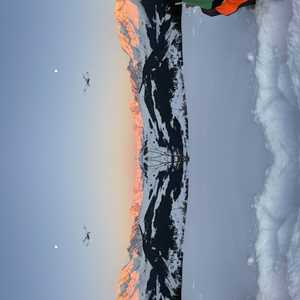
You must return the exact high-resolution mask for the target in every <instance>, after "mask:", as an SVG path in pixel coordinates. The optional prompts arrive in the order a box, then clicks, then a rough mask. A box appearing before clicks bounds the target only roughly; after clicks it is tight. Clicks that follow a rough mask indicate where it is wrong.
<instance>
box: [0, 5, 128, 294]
mask: <svg viewBox="0 0 300 300" xmlns="http://www.w3.org/2000/svg"><path fill="white" fill-rule="evenodd" d="M113 11H114V1H104V0H85V1H82V0H80V1H79V0H72V1H65V0H63V1H61V0H60V1H58V0H51V1H48V0H44V1H37V0H36V1H35V0H28V1H16V0H2V1H1V9H0V36H1V47H0V54H1V55H0V65H1V71H0V76H1V78H0V85H1V98H0V99H1V100H0V137H1V148H0V153H1V155H0V169H1V172H0V176H1V177H0V180H1V184H0V197H1V200H0V226H1V229H2V232H1V235H0V245H1V250H0V265H1V271H0V299H9V300H18V299H23V300H37V299H43V300H48V299H49V300H50V299H51V300H53V299H56V300H60V299H64V300H66V299H72V300H77V299H78V300H79V299H80V300H82V299H89V300H95V299H114V295H115V288H116V286H117V279H118V274H119V271H120V269H121V267H122V265H123V264H124V263H125V261H126V247H127V245H128V239H129V214H128V210H129V204H130V201H131V198H132V194H133V177H134V170H133V169H134V157H133V155H134V149H133V148H134V141H133V128H132V126H133V125H132V119H131V115H130V112H129V109H128V100H129V99H130V90H129V87H130V85H129V79H128V75H127V71H126V65H127V62H128V60H127V58H126V56H125V54H123V53H122V52H121V50H120V47H119V43H118V37H117V33H116V27H115V20H114V16H113ZM55 69H57V70H58V72H54V70H55ZM87 71H88V72H89V74H90V76H91V88H90V89H89V90H88V91H87V93H84V92H83V85H84V82H83V80H82V73H84V72H87ZM83 225H86V226H87V227H88V228H89V230H90V231H91V232H92V242H91V245H90V246H89V247H85V246H84V245H83V244H82V242H81V239H82V236H83V234H84V231H83ZM55 245H57V246H58V248H57V249H55V247H54V246H55Z"/></svg>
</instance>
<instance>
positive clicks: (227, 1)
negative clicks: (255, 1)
mask: <svg viewBox="0 0 300 300" xmlns="http://www.w3.org/2000/svg"><path fill="white" fill-rule="evenodd" d="M245 2H247V0H224V1H223V2H222V4H220V5H219V6H217V7H216V8H215V9H216V11H218V12H219V13H220V14H222V15H224V16H229V15H231V14H233V13H235V12H236V11H237V10H238V9H239V8H240V6H241V5H242V4H243V3H245Z"/></svg>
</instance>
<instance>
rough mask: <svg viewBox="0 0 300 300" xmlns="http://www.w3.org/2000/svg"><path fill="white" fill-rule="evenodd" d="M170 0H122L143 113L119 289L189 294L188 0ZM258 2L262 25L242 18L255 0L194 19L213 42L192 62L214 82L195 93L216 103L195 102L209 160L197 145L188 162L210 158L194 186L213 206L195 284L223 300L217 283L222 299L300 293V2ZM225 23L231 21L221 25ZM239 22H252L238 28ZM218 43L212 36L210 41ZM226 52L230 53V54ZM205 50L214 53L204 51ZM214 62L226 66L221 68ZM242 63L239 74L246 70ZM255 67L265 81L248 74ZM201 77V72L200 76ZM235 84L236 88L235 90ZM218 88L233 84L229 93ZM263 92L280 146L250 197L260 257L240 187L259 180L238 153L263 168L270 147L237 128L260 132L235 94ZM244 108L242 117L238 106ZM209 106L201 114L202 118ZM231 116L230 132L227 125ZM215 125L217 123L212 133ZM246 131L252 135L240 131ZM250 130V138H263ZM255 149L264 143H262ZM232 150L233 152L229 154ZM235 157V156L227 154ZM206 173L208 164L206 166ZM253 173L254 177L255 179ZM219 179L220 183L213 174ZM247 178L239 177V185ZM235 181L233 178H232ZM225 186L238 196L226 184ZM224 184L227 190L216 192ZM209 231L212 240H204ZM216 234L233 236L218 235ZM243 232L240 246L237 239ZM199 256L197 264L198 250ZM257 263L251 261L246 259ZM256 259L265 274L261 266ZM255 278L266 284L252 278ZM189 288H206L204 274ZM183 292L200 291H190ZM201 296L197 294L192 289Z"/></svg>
mask: <svg viewBox="0 0 300 300" xmlns="http://www.w3.org/2000/svg"><path fill="white" fill-rule="evenodd" d="M168 2H169V1H159V0H153V1H149V0H118V1H117V2H116V18H117V21H118V24H119V31H120V41H121V45H122V48H123V49H124V51H125V52H126V53H127V54H128V56H129V59H130V60H129V67H128V70H129V75H130V78H131V86H132V94H133V100H132V101H131V104H130V106H131V109H132V111H133V115H134V117H135V128H136V141H137V147H136V148H137V152H136V155H137V162H136V164H137V165H136V166H137V173H136V174H137V175H136V185H135V192H136V193H135V198H134V202H133V205H132V210H131V212H132V216H133V227H132V235H131V244H130V246H129V248H128V250H129V262H128V264H127V265H126V266H125V267H124V268H123V270H122V272H121V277H120V289H119V293H118V299H128V300H129V299H181V297H182V296H181V287H182V261H183V251H182V244H183V236H184V225H185V214H186V208H187V199H188V177H187V162H188V160H189V157H188V151H187V145H188V125H187V113H186V112H187V108H186V99H185V88H184V82H183V75H182V74H183V73H182V69H183V58H182V41H181V38H182V36H181V8H180V6H174V7H170V6H169V4H168ZM249 14H252V16H253V18H256V27H255V25H254V24H253V23H252V19H251V18H250V19H251V20H250V19H249V20H247V19H243V18H244V17H247V14H246V11H243V12H242V13H241V14H240V15H239V14H238V15H235V16H233V17H230V19H226V18H225V19H222V18H223V17H219V18H218V19H214V21H212V20H211V19H210V21H209V22H210V23H209V24H208V23H206V22H208V21H206V20H208V19H205V22H204V24H202V23H201V22H202V21H201V20H200V19H199V22H198V23H199V26H198V27H197V28H196V27H193V28H191V29H192V34H193V43H195V44H196V43H199V44H202V45H203V43H205V46H203V47H202V48H201V47H199V49H197V52H195V54H194V56H193V60H194V62H193V63H194V64H195V65H197V63H196V62H197V61H201V64H200V67H198V68H197V72H198V74H201V76H199V77H201V78H202V79H203V82H207V83H208V86H207V87H205V88H204V87H202V88H201V89H200V92H199V93H198V94H197V97H196V98H197V101H199V103H201V104H203V105H207V103H206V102H205V101H204V100H201V101H200V99H199V98H201V97H202V98H203V97H206V98H207V99H208V100H207V101H209V106H208V105H207V107H208V109H206V108H205V107H204V106H203V107H201V108H200V110H201V109H202V110H203V111H205V113H206V115H205V113H203V114H200V113H199V110H198V111H197V110H195V111H191V113H190V117H191V119H197V121H198V122H197V124H201V125H202V126H203V127H201V126H200V125H197V128H196V129H195V130H194V131H199V132H200V131H201V132H200V133H201V134H202V135H203V136H204V141H205V143H206V144H205V146H204V145H203V146H202V148H203V150H202V153H201V155H203V156H204V157H205V155H206V157H207V158H209V159H211V160H209V161H208V163H207V164H206V162H205V161H202V160H200V161H201V163H202V165H200V167H198V165H197V164H196V162H197V158H196V157H192V158H193V164H191V169H193V165H195V166H197V168H198V169H199V168H200V169H201V170H204V171H202V172H203V178H204V179H205V185H202V190H203V191H202V192H201V193H204V194H205V197H206V198H205V197H202V198H201V196H202V194H201V195H200V196H199V195H197V197H198V198H199V199H197V200H199V201H198V203H197V205H198V208H199V207H201V208H203V209H204V210H203V211H201V212H200V211H196V212H195V214H194V216H195V217H194V218H201V221H199V224H200V225H201V226H200V227H199V228H198V229H197V231H199V232H197V234H198V235H201V234H202V233H205V234H206V236H205V235H203V236H200V237H199V240H200V242H201V249H200V247H199V245H197V246H198V248H197V249H196V250H195V251H197V252H198V253H199V256H198V257H202V258H203V259H202V260H201V264H200V263H199V265H197V266H195V269H198V270H197V275H198V279H199V286H200V284H202V285H201V286H200V287H198V289H199V290H198V291H197V292H198V294H197V295H198V296H197V297H200V299H209V300H214V299H216V298H214V295H223V298H222V299H226V300H227V299H232V297H233V296H234V297H240V296H242V297H245V298H246V299H254V297H256V298H257V299H258V300H300V214H299V207H300V201H299V194H300V186H299V182H300V165H299V161H300V160H299V159H300V155H299V152H300V139H299V132H300V131H299V129H300V54H299V53H300V52H299V51H300V38H299V37H300V2H299V0H287V1H284V0H282V1H281V0H260V1H258V4H257V5H256V9H255V11H253V12H249ZM197 17H199V16H197ZM205 18H207V17H205ZM225 20H226V21H225ZM228 20H230V21H228ZM213 22H214V23H213ZM222 22H223V23H222ZM203 25H204V26H203ZM222 25H224V31H222V29H220V26H222ZM249 26H253V28H248V27H249ZM254 27H255V28H254ZM239 30H240V31H242V30H244V31H245V32H244V33H243V32H240V33H239V32H238V31H239ZM256 33H257V36H256ZM222 35H224V37H223V36H222ZM247 35H248V36H247ZM241 36H243V37H245V41H249V38H253V39H254V40H256V42H255V43H253V45H252V44H251V41H250V42H249V44H247V45H246V46H244V47H241V46H240V45H239V43H238V42H232V43H230V42H229V43H228V39H230V38H233V37H237V38H238V37H240V38H241ZM197 39H198V40H197ZM208 40H209V42H207V41H208ZM225 44H226V46H225ZM209 45H211V47H215V48H209ZM248 46H249V47H252V48H251V49H250V48H249V49H248V50H246V51H249V52H245V53H240V51H241V49H244V50H245V49H247V47H248ZM185 47H186V48H187V47H191V45H185ZM222 47H223V48H222ZM186 52H188V53H193V52H192V51H191V52H189V51H188V50H187V51H186ZM221 55H225V56H226V57H227V58H228V59H227V60H226V59H225V60H224V56H222V57H221ZM207 57H210V58H211V60H208V61H206V60H207V59H206V58H207ZM187 65H189V64H187ZM249 65H251V66H253V67H252V68H251V67H249ZM216 71H217V72H219V73H218V74H216ZM222 71H223V72H222ZM201 72H202V73H205V74H202V73H201ZM252 73H253V74H252ZM236 74H240V76H239V77H238V78H237V76H236ZM252 75H253V78H256V81H255V80H253V82H250V80H252V79H251V78H252ZM194 78H196V79H197V80H199V78H198V77H197V76H193V77H192V79H193V80H194ZM205 78H206V79H207V80H204V79H205ZM209 78H211V80H210V81H209ZM190 79H191V78H190ZM196 79H195V80H196ZM214 80H215V81H214ZM212 82H217V85H211V84H212ZM186 84H187V83H186ZM195 84H198V83H194V85H195ZM187 85H188V84H187ZM191 85H192V84H191ZM231 86H232V87H233V89H232V91H231V92H228V90H229V87H231ZM236 86H239V88H237V87H236ZM193 88H194V89H195V87H191V89H193ZM218 90H219V91H218ZM221 90H223V91H225V92H224V93H223V94H222V92H221ZM190 94H191V95H192V92H191V93H190ZM255 95H256V98H257V99H256V100H255V103H254V106H255V107H254V109H253V110H254V111H253V114H252V115H251V117H252V118H253V119H252V120H251V122H252V121H253V124H254V123H255V121H256V122H257V124H259V126H260V127H259V128H260V130H261V131H262V132H263V134H264V138H265V141H264V142H265V146H266V148H267V151H268V153H269V154H270V156H271V163H270V166H269V168H268V169H267V170H266V175H265V177H264V178H263V179H260V181H261V186H263V191H262V192H259V190H258V189H257V190H256V193H257V195H256V197H255V198H254V197H253V198H252V199H251V203H252V204H253V207H254V208H255V214H256V220H255V222H256V224H255V225H256V227H257V231H255V230H253V231H255V233H252V234H253V235H254V234H255V235H256V237H255V239H256V243H255V246H254V245H252V246H253V248H255V252H256V257H255V254H254V253H253V254H251V256H247V255H249V254H250V253H247V251H249V252H251V251H250V250H249V249H250V248H251V247H252V246H249V243H252V244H253V242H252V239H251V237H250V234H249V232H250V231H251V230H252V229H251V228H246V229H245V227H246V225H247V226H248V225H249V223H250V219H251V217H249V214H251V213H250V212H249V211H250V208H249V209H248V208H247V207H245V205H246V204H245V202H244V201H245V200H247V201H249V199H248V198H247V199H244V198H243V197H246V196H245V195H247V197H249V195H248V194H249V193H250V192H249V191H250V190H249V191H248V190H247V189H248V185H249V184H248V185H245V186H244V187H243V186H242V184H245V183H244V181H243V179H241V178H243V177H244V176H245V175H247V170H241V169H242V168H241V169H239V168H238V166H236V165H235V163H237V162H238V163H241V164H243V166H245V167H246V168H247V167H248V168H249V169H250V164H251V172H252V173H251V174H258V172H256V171H254V169H255V162H262V161H263V159H262V158H260V157H258V156H261V157H262V156H263V155H262V154H261V153H260V152H259V151H258V150H257V149H258V148H259V147H257V148H255V147H256V146H255V147H254V146H253V145H250V144H249V145H247V147H244V146H243V145H242V143H243V141H244V137H242V135H238V134H239V131H238V130H237V129H236V127H234V126H236V125H237V126H239V125H241V126H244V127H241V128H240V130H242V129H243V130H244V131H247V132H248V133H251V130H252V129H251V130H249V128H246V127H245V126H248V127H249V126H250V125H249V124H248V123H249V122H250V121H249V120H248V121H247V122H248V123H246V121H245V122H244V120H243V118H244V117H245V118H250V117H249V115H250V114H251V112H245V110H244V107H245V105H248V104H245V103H244V104H241V105H239V106H238V105H237V103H241V101H244V100H245V99H246V100H245V101H250V100H251V99H252V96H253V97H254V96H255ZM227 96H228V97H229V98H226V97H227ZM222 97H223V98H222ZM191 98H192V97H191ZM188 100H189V101H190V102H189V104H190V107H194V108H195V107H196V105H195V104H193V103H191V102H193V101H194V100H193V99H188ZM214 101H215V102H214ZM234 103H235V104H236V105H235V106H233V104H234ZM237 109H239V110H237ZM242 113H243V117H239V114H241V115H242ZM200 115H201V117H202V118H203V119H202V120H198V118H199V116H200ZM205 118H206V119H207V120H205ZM209 118H211V119H209ZM218 118H224V120H223V119H222V120H221V121H224V125H223V126H224V127H225V128H224V131H222V129H220V126H219V125H220V124H218V122H219V121H220V120H218ZM230 118H231V119H230ZM200 121H201V122H200ZM192 123H193V122H192ZM194 124H195V122H194ZM257 124H256V125H257ZM231 125H232V126H231ZM256 125H255V126H256ZM198 126H199V127H198ZM205 126H206V127H205ZM230 126H231V127H230ZM251 126H252V125H251ZM227 128H229V129H231V130H232V131H233V133H232V134H229V133H228V132H227V133H226V130H227ZM206 129H207V130H208V129H210V131H209V132H208V133H205V130H206ZM191 131H192V130H191ZM200 133H199V134H198V135H196V134H195V135H192V138H193V137H201V134H200ZM220 133H222V134H223V133H224V135H221V134H220ZM226 134H227V135H226ZM234 134H236V135H234ZM237 136H238V137H239V138H241V139H243V140H241V141H239V140H237V139H236V138H237ZM219 138H220V142H219V141H218V139H219ZM250 138H251V137H250V136H249V143H251V141H252V140H253V141H254V140H255V139H254V137H253V138H252V140H251V139H250ZM228 140H229V141H231V143H232V147H231V148H230V145H229V146H228V147H227V145H226V141H227V142H228ZM222 141H224V143H223V144H222ZM192 142H194V143H193V147H194V150H193V151H194V152H193V153H194V154H195V155H200V154H199V148H197V147H198V146H197V143H196V142H195V140H192ZM255 143H256V141H255ZM213 146H215V147H214V148H213ZM193 147H191V151H192V148H193ZM210 147H211V148H210ZM217 147H220V148H217ZM243 147H244V148H243ZM237 149H243V150H244V151H245V153H246V154H247V157H246V159H245V157H243V155H245V153H241V154H240V153H238V150H237ZM225 150H226V151H227V152H224V151H225ZM252 150H255V151H256V152H255V154H253V153H254V152H253V151H252ZM206 152H207V153H206ZM210 152H212V153H211V154H210ZM223 152H224V153H227V154H226V155H227V156H226V159H225V158H224V154H223ZM218 154H220V155H219V156H218ZM239 155H240V156H241V158H240V157H239ZM255 155H256V157H255ZM222 157H223V158H222ZM226 160H229V163H228V164H226V163H225V162H226ZM248 160H249V162H248ZM211 162H213V163H214V164H215V166H214V164H210V163H211ZM238 163H237V164H238ZM223 165H224V166H225V167H228V166H229V167H228V168H229V169H228V168H225V167H224V168H221V166H223ZM232 166H234V168H235V169H233V167H232ZM230 167H232V170H230ZM214 168H215V169H214ZM257 168H260V166H257ZM228 170H229V171H228ZM205 172H206V173H205ZM214 172H215V173H214ZM226 172H227V173H226ZM234 172H236V173H234ZM249 172H250V171H249ZM225 173H226V174H228V175H224V174H225ZM192 174H196V172H194V173H193V172H192ZM199 174H200V175H201V172H198V173H197V176H200V175H199ZM220 174H221V175H222V176H223V177H222V176H220V181H218V179H216V178H218V176H219V175H220ZM224 176H227V177H228V178H226V177H224ZM263 176H264V175H263ZM199 178H200V177H199ZM195 180H196V179H195V178H192V182H193V183H194V186H195V185H196V184H195ZM256 180H257V178H253V182H254V181H256ZM215 182H218V183H219V184H222V186H218V185H215V184H214V183H215ZM239 182H240V183H241V185H239V186H238V184H239ZM197 184H198V183H197ZM201 184H203V183H201V182H199V185H201ZM228 184H232V186H230V187H228V186H226V185H228ZM246 186H247V187H246ZM253 186H254V185H253ZM255 186H256V185H255ZM210 189H211V190H210ZM222 189H224V191H227V192H228V194H229V195H230V197H229V196H228V195H227V194H223V195H220V193H221V192H219V193H218V192H217V191H218V190H220V191H221V190H222ZM196 190H197V189H196V188H194V189H192V188H191V191H192V192H193V191H194V196H193V195H192V198H193V197H195V191H196ZM247 193H248V194H247ZM251 193H253V190H251ZM251 193H250V195H251ZM216 196H217V197H220V198H222V197H223V198H224V199H227V200H228V202H222V203H218V199H219V198H217V199H216ZM230 201H231V202H230ZM248 203H249V202H248ZM201 205H202V206H201ZM218 205H219V207H218ZM247 205H248V204H247ZM249 206H250V205H249ZM209 209H211V211H209ZM222 209H223V211H221V210H222ZM247 214H248V215H247ZM191 215H193V214H191ZM216 215H219V216H220V220H214V219H211V218H210V217H211V216H216ZM233 220H235V221H233ZM246 220H247V221H246ZM230 222H231V223H230ZM247 222H248V223H247ZM229 223H230V224H229ZM197 224H198V223H197ZM222 224H223V225H224V230H219V227H218V226H219V225H222ZM228 224H229V225H228ZM226 228H227V229H228V230H227V231H226ZM230 228H231V229H230ZM205 241H206V242H209V243H207V245H206V243H205ZM219 241H224V242H222V243H223V244H222V243H221V242H220V243H221V244H220V243H219ZM235 242H236V244H237V245H236V246H235V245H233V244H234V243H235ZM226 243H227V244H226ZM243 243H244V245H242V244H243ZM229 244H231V245H229ZM193 245H195V244H193ZM212 245H221V246H220V248H222V249H214V248H212ZM188 247H189V243H188V245H187V248H188ZM216 255H218V256H216ZM191 259H192V264H194V261H193V259H194V258H193V257H192V258H191ZM205 259H206V260H207V262H206V261H205ZM216 261H217V262H218V264H217V263H215V262H216ZM231 264H232V265H231ZM186 265H187V266H188V265H189V263H187V264H186ZM248 265H249V266H248ZM203 266H208V268H206V269H205V268H203ZM232 267H233V268H234V272H232V274H231V275H230V276H227V272H225V273H226V275H225V277H226V278H225V277H224V275H222V274H221V275H220V277H217V276H216V275H218V274H220V270H221V271H223V272H224V271H226V270H229V271H230V270H231V271H232V270H233V268H232ZM252 267H253V269H252V270H253V271H251V270H250V271H249V270H246V268H252ZM256 267H257V268H256ZM222 268H223V269H222ZM256 271H257V276H256V275H255V274H254V275H253V273H256ZM228 274H229V273H228ZM249 274H250V275H249ZM187 277H188V276H187ZM256 277H257V278H256ZM238 278H241V280H240V281H239V282H240V283H241V285H240V286H237V282H236V281H234V280H236V279H238ZM250 278H251V284H249V280H248V279H250ZM196 280H197V278H196ZM218 280H220V281H218ZM256 280H257V287H255V284H253V281H256ZM247 282H248V283H247ZM205 283H207V285H205ZM192 289H195V290H197V284H196V283H195V281H193V285H192ZM235 290H236V293H235ZM223 291H225V292H224V293H223ZM186 295H194V294H193V293H189V292H187V293H186ZM199 295H201V296H199ZM195 297H196V296H195ZM201 297H202V298H201ZM247 297H248V298H247ZM219 298H220V297H219ZM219 298H218V299H219ZM192 299H198V298H188V300H192Z"/></svg>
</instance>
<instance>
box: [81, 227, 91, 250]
mask: <svg viewBox="0 0 300 300" xmlns="http://www.w3.org/2000/svg"><path fill="white" fill-rule="evenodd" d="M83 229H84V231H85V234H84V238H83V239H82V243H83V244H84V245H85V246H89V244H90V241H91V232H90V231H88V230H87V227H86V226H83Z"/></svg>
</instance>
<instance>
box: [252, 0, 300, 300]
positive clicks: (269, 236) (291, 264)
mask: <svg viewBox="0 0 300 300" xmlns="http://www.w3.org/2000/svg"><path fill="white" fill-rule="evenodd" d="M256 11H257V24H258V30H259V32H258V43H259V46H258V55H257V61H256V76H257V81H258V99H257V107H256V116H257V120H258V121H259V122H260V123H261V124H262V126H263V128H264V132H265V137H266V140H267V143H266V146H267V147H268V149H269V150H270V151H271V153H272V154H273V164H272V166H271V167H270V168H269V169H268V170H267V172H266V182H265V187H264V191H263V193H262V194H261V195H260V196H259V197H258V198H257V202H256V209H257V220H258V230H259V232H258V239H257V243H256V252H257V263H258V267H259V278H258V284H259V291H258V297H257V299H259V300H286V299H293V300H298V299H300V216H299V204H300V201H299V195H300V190H299V180H300V176H299V175H300V170H299V121H300V118H299V117H300V116H299V107H300V1H299V0H289V1H280V0H278V1H275V0H261V1H258V5H257V8H256Z"/></svg>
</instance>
